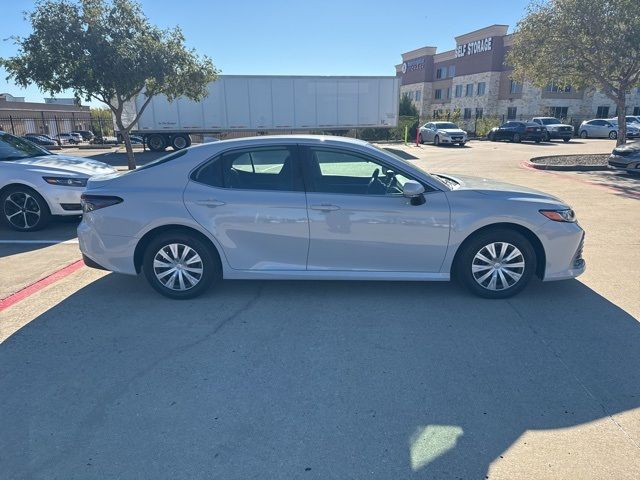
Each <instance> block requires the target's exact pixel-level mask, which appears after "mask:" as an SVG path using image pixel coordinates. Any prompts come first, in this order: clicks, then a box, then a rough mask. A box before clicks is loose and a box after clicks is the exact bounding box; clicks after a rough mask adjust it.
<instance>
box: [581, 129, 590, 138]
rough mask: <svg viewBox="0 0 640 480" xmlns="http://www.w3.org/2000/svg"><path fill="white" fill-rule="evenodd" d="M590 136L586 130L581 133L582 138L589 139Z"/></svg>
mask: <svg viewBox="0 0 640 480" xmlns="http://www.w3.org/2000/svg"><path fill="white" fill-rule="evenodd" d="M588 136H589V134H588V133H587V131H586V130H582V131H581V132H580V138H587V137H588Z"/></svg>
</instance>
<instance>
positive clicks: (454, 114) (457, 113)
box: [449, 107, 462, 123]
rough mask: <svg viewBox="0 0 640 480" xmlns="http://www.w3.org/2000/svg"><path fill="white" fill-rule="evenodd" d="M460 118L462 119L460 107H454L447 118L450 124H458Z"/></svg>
mask: <svg viewBox="0 0 640 480" xmlns="http://www.w3.org/2000/svg"><path fill="white" fill-rule="evenodd" d="M461 118H462V112H461V111H460V107H456V108H454V109H453V111H452V112H451V115H450V116H449V121H450V122H452V123H459V122H460V119H461Z"/></svg>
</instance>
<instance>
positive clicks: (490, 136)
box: [487, 132, 496, 142]
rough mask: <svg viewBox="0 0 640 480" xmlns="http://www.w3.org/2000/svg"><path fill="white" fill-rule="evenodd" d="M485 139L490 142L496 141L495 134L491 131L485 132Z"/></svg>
mask: <svg viewBox="0 0 640 480" xmlns="http://www.w3.org/2000/svg"><path fill="white" fill-rule="evenodd" d="M487 139H488V140H489V141H490V142H495V141H496V137H495V135H494V134H493V133H491V132H489V133H488V134H487Z"/></svg>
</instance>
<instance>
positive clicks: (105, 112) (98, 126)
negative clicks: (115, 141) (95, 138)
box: [91, 107, 115, 137]
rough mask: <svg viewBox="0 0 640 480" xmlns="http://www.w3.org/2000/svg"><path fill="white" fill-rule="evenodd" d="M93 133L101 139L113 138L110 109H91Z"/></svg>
mask: <svg viewBox="0 0 640 480" xmlns="http://www.w3.org/2000/svg"><path fill="white" fill-rule="evenodd" d="M91 131H92V132H93V133H95V134H96V135H100V136H101V137H113V136H114V135H115V132H114V131H113V120H112V117H111V110H110V109H109V108H106V107H105V108H92V109H91Z"/></svg>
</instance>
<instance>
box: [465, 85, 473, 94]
mask: <svg viewBox="0 0 640 480" xmlns="http://www.w3.org/2000/svg"><path fill="white" fill-rule="evenodd" d="M464 96H465V97H472V96H473V83H467V90H466V92H465V94H464Z"/></svg>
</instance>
